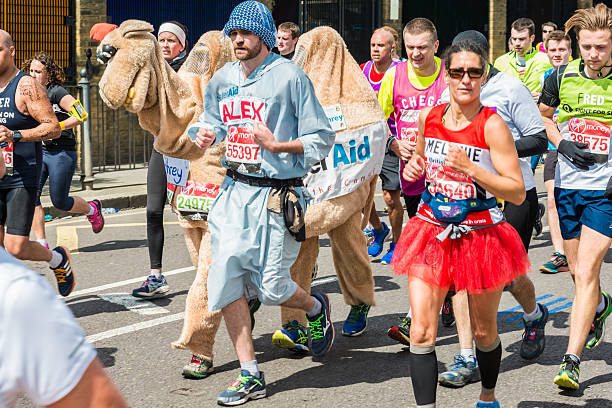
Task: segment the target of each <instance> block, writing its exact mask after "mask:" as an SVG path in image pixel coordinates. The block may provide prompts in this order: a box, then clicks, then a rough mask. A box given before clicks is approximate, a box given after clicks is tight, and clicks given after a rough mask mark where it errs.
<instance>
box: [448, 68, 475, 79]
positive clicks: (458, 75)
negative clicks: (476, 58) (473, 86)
mask: <svg viewBox="0 0 612 408" xmlns="http://www.w3.org/2000/svg"><path fill="white" fill-rule="evenodd" d="M466 73H467V74H468V76H469V77H470V78H472V79H476V78H480V77H482V76H483V75H484V69H482V68H468V69H467V70H465V69H463V68H449V69H448V75H449V76H450V77H451V78H453V79H462V78H463V76H464V75H465V74H466Z"/></svg>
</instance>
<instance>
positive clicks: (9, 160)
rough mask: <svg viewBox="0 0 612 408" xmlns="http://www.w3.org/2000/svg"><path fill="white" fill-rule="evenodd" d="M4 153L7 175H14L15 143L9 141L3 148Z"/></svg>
mask: <svg viewBox="0 0 612 408" xmlns="http://www.w3.org/2000/svg"><path fill="white" fill-rule="evenodd" d="M2 154H3V156H4V166H5V167H6V175H7V176H12V175H13V143H9V144H8V146H6V147H3V148H2Z"/></svg>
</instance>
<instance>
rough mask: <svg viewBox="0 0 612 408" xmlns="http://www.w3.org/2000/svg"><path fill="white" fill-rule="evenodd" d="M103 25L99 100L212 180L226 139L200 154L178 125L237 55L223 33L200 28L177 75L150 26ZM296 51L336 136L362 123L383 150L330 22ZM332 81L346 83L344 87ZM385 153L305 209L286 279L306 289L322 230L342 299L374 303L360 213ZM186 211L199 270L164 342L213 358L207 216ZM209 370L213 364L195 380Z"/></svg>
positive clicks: (376, 118) (380, 124) (369, 95)
mask: <svg viewBox="0 0 612 408" xmlns="http://www.w3.org/2000/svg"><path fill="white" fill-rule="evenodd" d="M109 29H110V28H109V27H108V25H106V24H96V25H95V26H94V27H93V28H92V33H91V36H92V38H93V39H96V40H98V41H100V40H101V43H100V45H99V47H98V57H99V59H101V60H103V61H105V62H106V61H107V62H108V65H107V67H106V69H105V71H104V74H103V76H102V78H101V80H100V83H99V88H100V96H101V97H102V99H103V101H104V102H105V103H106V105H108V106H109V107H110V108H112V109H117V108H119V107H121V106H125V107H126V109H127V110H129V111H131V112H135V113H137V115H138V118H139V122H140V125H141V126H142V127H143V128H144V129H145V130H147V131H149V132H151V133H152V134H153V135H154V136H155V148H156V149H157V150H158V151H159V152H161V153H163V154H164V155H168V156H171V157H177V158H182V159H187V160H189V161H190V172H189V177H188V180H189V182H205V183H210V184H215V185H220V184H221V183H222V181H223V178H224V177H225V169H224V168H223V167H222V166H221V159H222V157H223V155H224V153H225V143H221V144H219V145H217V146H215V147H212V148H209V149H206V150H204V151H202V150H200V149H199V148H198V147H197V146H196V145H195V144H194V143H192V142H191V141H190V139H189V137H188V135H187V134H186V132H185V130H186V129H187V127H188V125H189V124H190V123H192V122H195V121H196V120H197V118H198V116H199V115H200V113H201V112H202V92H203V90H204V88H205V86H206V84H207V83H208V81H209V80H210V78H211V77H212V75H213V74H214V73H215V72H216V71H217V70H218V69H219V68H221V67H222V66H223V65H224V64H225V63H227V62H230V61H233V60H235V57H234V54H233V49H232V44H231V42H230V40H229V39H228V38H227V37H226V38H224V37H223V35H222V33H221V32H219V31H211V32H207V33H205V34H204V35H202V36H201V37H200V39H199V41H198V42H197V44H196V45H195V46H194V48H193V50H192V51H191V53H190V55H189V57H188V58H187V60H186V61H185V64H184V65H183V67H182V68H181V69H180V71H179V72H178V74H176V73H175V72H174V71H173V70H172V69H171V68H170V66H169V65H168V64H167V63H166V62H165V61H164V59H163V57H162V54H161V50H160V48H159V46H158V45H157V41H156V39H155V37H154V36H153V35H152V34H151V33H152V32H153V27H152V26H151V25H150V24H149V23H146V22H143V21H138V20H127V21H125V22H123V23H122V24H121V25H120V26H119V27H118V28H117V29H116V30H113V31H110V32H108V30H109ZM296 50H297V52H296V56H295V57H294V61H295V62H296V63H297V64H298V65H300V66H301V67H302V69H303V70H304V71H305V73H306V74H307V75H308V76H309V77H310V79H311V80H312V82H313V85H314V87H315V91H316V95H317V98H318V99H319V101H320V102H321V105H322V106H323V107H328V106H334V105H337V104H340V106H341V109H342V113H343V114H344V123H345V126H346V129H344V130H341V131H338V132H337V134H338V135H341V134H342V133H343V132H347V133H348V132H353V131H357V130H359V129H361V128H365V127H368V129H369V130H370V132H371V133H372V134H371V135H370V136H371V138H374V137H378V139H380V138H381V137H382V139H383V142H382V146H383V149H384V144H385V143H384V139H385V138H386V132H387V130H386V124H385V123H386V122H385V118H384V115H383V113H382V111H381V109H380V105H379V104H378V101H377V99H376V95H375V94H374V92H373V91H372V89H371V87H370V86H369V84H368V83H367V81H366V80H365V78H364V77H363V74H362V73H361V71H360V69H359V66H358V65H357V63H356V62H355V60H354V59H353V57H352V56H351V55H350V54H349V52H348V50H347V49H346V45H345V44H344V42H343V40H342V38H341V37H340V36H339V34H338V33H337V32H336V31H334V30H333V29H331V28H328V27H319V28H317V29H314V30H312V31H310V32H308V33H306V34H304V35H303V36H302V37H301V38H300V40H299V42H298V45H297V47H296ZM340 78H342V79H343V81H344V82H343V83H344V84H346V85H347V86H342V84H341V81H340ZM381 134H382V136H381ZM372 144H373V143H372ZM379 145H380V143H379ZM332 152H333V149H332ZM331 154H332V153H330V155H331ZM383 154H384V150H381V148H380V147H377V146H373V147H372V149H371V156H372V160H373V163H374V166H373V167H374V168H375V169H376V170H375V171H374V172H373V174H372V175H370V177H369V178H367V179H365V178H364V179H361V180H362V182H361V183H360V184H358V186H357V187H356V188H353V189H352V190H351V189H350V188H349V189H346V193H344V195H341V196H338V197H336V198H332V199H329V200H323V201H317V199H316V195H315V197H314V199H313V202H312V203H311V204H310V205H309V206H308V208H307V211H306V216H305V223H306V240H305V241H304V242H302V245H301V249H300V253H299V255H298V258H297V260H296V261H295V263H294V265H293V266H292V268H291V274H292V277H293V279H294V280H295V281H296V283H298V285H300V286H301V287H302V288H303V289H305V290H306V291H308V292H309V291H310V284H311V280H312V271H313V269H314V267H315V263H316V258H317V255H318V250H319V249H318V237H319V235H322V234H325V233H327V234H328V235H329V237H330V241H331V247H332V254H333V259H334V266H335V268H336V272H337V275H338V281H339V283H340V287H341V289H342V293H343V295H344V300H345V302H346V303H347V304H349V305H358V304H366V305H374V280H373V277H372V270H371V267H370V262H369V259H368V254H367V247H366V241H365V236H364V234H363V233H362V229H363V228H364V227H365V223H367V219H363V217H362V212H365V213H366V214H369V211H370V207H371V205H372V200H373V196H374V189H375V185H376V179H377V177H376V175H377V174H378V172H379V171H380V167H381V165H382V156H383ZM376 160H378V161H376ZM315 181H316V180H315ZM338 184H339V183H338ZM307 186H308V187H310V184H307ZM176 196H177V194H174V195H173V198H172V208H173V209H174V211H175V212H178V210H177V203H176V201H177V200H176ZM183 214H185V213H183ZM203 215H204V217H203V218H205V214H203ZM191 218H192V219H187V218H185V217H183V216H179V222H180V225H181V226H182V227H183V229H184V232H185V241H186V243H187V248H188V250H189V254H190V256H191V260H192V262H193V264H194V266H195V267H196V270H197V273H196V277H195V280H194V282H193V284H192V285H191V288H190V289H189V294H188V296H187V305H186V310H185V320H184V325H183V330H182V333H181V336H180V338H179V340H177V341H175V342H173V343H172V346H173V347H175V348H179V349H189V350H191V352H192V353H193V355H194V356H196V357H198V358H199V359H201V360H206V361H210V362H212V357H213V344H214V338H215V334H216V332H217V329H218V327H219V324H220V321H221V313H220V312H213V313H210V312H209V311H208V307H207V290H206V280H207V276H208V265H209V263H210V235H209V230H208V224H207V222H206V220H205V219H201V220H197V219H193V217H191ZM196 218H197V216H196ZM281 314H282V317H281V319H282V323H287V322H290V321H292V320H297V321H298V322H300V323H301V324H302V325H303V324H305V316H304V315H303V312H299V311H297V310H293V309H288V308H283V309H282V313H281ZM210 371H212V364H211V367H210V369H209V370H207V372H206V373H204V375H201V377H204V376H205V375H206V374H208V372H210Z"/></svg>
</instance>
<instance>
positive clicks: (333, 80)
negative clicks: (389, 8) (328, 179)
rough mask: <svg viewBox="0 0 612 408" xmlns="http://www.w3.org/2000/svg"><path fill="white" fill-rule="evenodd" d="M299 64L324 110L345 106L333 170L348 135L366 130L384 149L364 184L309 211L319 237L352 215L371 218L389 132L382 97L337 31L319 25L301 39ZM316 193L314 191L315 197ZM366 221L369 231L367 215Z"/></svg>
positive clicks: (311, 230)
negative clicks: (366, 215) (359, 213)
mask: <svg viewBox="0 0 612 408" xmlns="http://www.w3.org/2000/svg"><path fill="white" fill-rule="evenodd" d="M293 61H294V62H295V63H296V64H297V65H298V66H300V67H301V68H302V69H303V70H304V72H305V73H306V75H308V77H309V78H310V80H311V81H312V83H313V86H314V89H315V93H316V95H317V99H319V102H320V103H321V105H322V106H323V107H324V108H330V107H334V106H339V109H340V110H339V111H340V113H341V115H342V116H343V119H344V120H343V124H344V128H342V129H340V130H339V129H335V130H336V133H337V139H336V146H335V147H334V149H332V151H331V152H330V157H328V167H330V164H331V163H332V162H333V161H334V156H335V155H336V152H337V149H338V141H339V139H341V137H342V136H343V133H347V134H348V132H360V131H365V132H366V133H367V132H373V133H375V134H376V135H377V136H378V139H377V140H378V143H377V145H376V146H378V148H377V149H376V150H374V149H373V150H372V151H371V155H372V159H371V160H372V164H371V167H372V169H371V170H370V171H369V172H367V173H366V174H365V175H361V176H360V177H359V179H360V181H361V182H360V183H358V184H357V183H353V184H355V185H358V187H352V186H351V187H349V188H348V189H347V188H343V189H342V192H340V193H339V194H338V195H336V196H335V197H333V198H330V199H328V198H323V199H322V200H320V201H318V200H317V199H316V196H315V200H314V204H312V205H311V206H309V208H308V211H307V212H306V236H307V237H313V236H318V235H321V234H324V233H326V232H327V231H329V230H330V229H332V228H335V227H337V226H339V225H341V224H343V223H344V222H346V220H347V219H348V218H349V217H350V216H352V214H354V213H355V212H357V211H361V210H362V209H364V208H365V213H366V214H369V209H370V208H371V206H372V200H373V197H374V188H375V184H376V179H377V177H375V176H376V175H377V174H379V173H380V168H381V167H382V160H383V157H384V153H385V152H384V149H383V145H384V141H386V135H387V132H388V129H387V125H386V122H385V116H384V114H383V112H382V109H381V108H380V104H379V103H378V99H377V97H376V93H375V92H374V91H373V90H372V87H371V86H370V84H369V83H368V81H367V79H366V78H365V77H364V75H363V73H362V72H361V69H360V68H359V65H358V64H357V62H355V59H354V58H353V56H352V55H351V54H350V52H349V51H348V49H347V47H346V44H345V43H344V40H343V39H342V37H341V36H340V34H338V32H337V31H336V30H334V29H333V28H331V27H317V28H315V29H313V30H311V31H308V32H306V33H305V34H303V35H302V36H300V39H299V40H298V43H297V45H296V52H295V56H294V57H293ZM328 115H329V114H328ZM344 136H346V135H344ZM371 139H372V137H370V140H369V141H370V142H372V140H371ZM371 146H374V145H373V144H372V145H371ZM311 181H312V175H309V176H308V177H307V178H306V185H307V187H311ZM337 183H339V180H336V187H337ZM312 184H314V185H315V186H317V187H314V188H316V189H317V190H318V186H319V185H320V183H319V182H317V181H314V182H312ZM312 189H313V188H309V191H310V192H311V193H312ZM324 214H326V216H323V215H324ZM330 214H332V216H331V217H330ZM322 220H323V221H322ZM361 223H362V224H363V227H365V224H367V217H365V218H364V220H362V222H361Z"/></svg>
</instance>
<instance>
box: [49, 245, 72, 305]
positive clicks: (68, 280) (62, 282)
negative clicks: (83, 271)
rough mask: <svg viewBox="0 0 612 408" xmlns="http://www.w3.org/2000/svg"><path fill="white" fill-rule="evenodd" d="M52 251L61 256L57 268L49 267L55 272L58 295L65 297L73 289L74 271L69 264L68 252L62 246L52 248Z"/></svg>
mask: <svg viewBox="0 0 612 408" xmlns="http://www.w3.org/2000/svg"><path fill="white" fill-rule="evenodd" d="M53 251H54V252H57V253H59V254H60V255H61V256H62V262H60V264H59V265H58V266H57V268H49V269H51V270H52V271H53V273H54V274H55V280H57V290H58V292H59V294H60V295H62V296H64V297H66V296H68V295H69V294H70V293H72V289H74V282H75V281H74V273H73V272H72V265H71V264H70V252H68V249H67V248H66V247H63V246H58V247H56V248H54V249H53Z"/></svg>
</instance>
